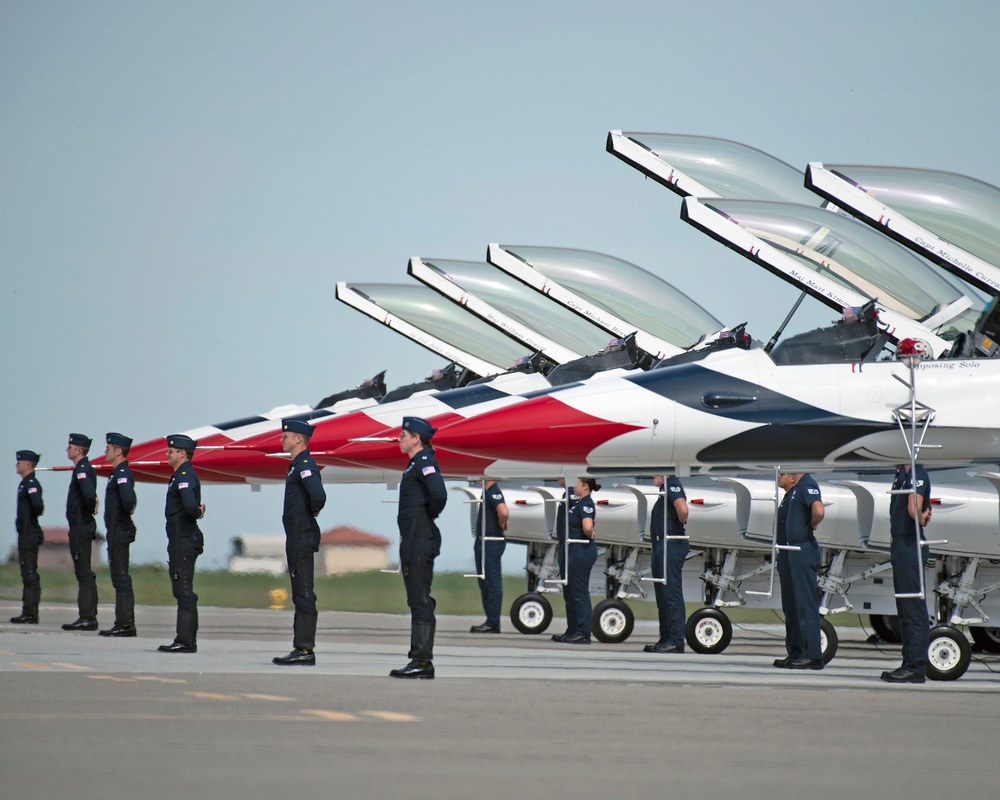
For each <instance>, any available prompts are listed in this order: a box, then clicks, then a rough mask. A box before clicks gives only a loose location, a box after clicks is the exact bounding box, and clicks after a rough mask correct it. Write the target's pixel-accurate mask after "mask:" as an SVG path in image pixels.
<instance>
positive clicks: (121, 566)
mask: <svg viewBox="0 0 1000 800" xmlns="http://www.w3.org/2000/svg"><path fill="white" fill-rule="evenodd" d="M106 442H107V447H106V448H105V450H104V457H105V458H106V459H107V461H108V463H109V464H110V465H111V468H112V469H111V475H110V476H109V477H108V485H107V488H106V489H105V490H104V527H105V528H107V531H108V568H109V570H110V572H111V585H112V586H114V587H115V624H114V625H113V626H112V627H111V628H109V629H107V630H103V631H101V632H100V635H101V636H135V594H134V593H133V592H132V576H131V575H129V573H128V565H129V546H130V545H131V544H132V542H134V541H135V522H133V521H132V515H133V514H135V507H136V497H135V478H133V477H132V470H131V469H129V466H128V461H127V459H128V451H129V448H131V447H132V440H131V439H130V438H129V437H128V436H125V435H124V434H121V433H109V434H108V435H107V436H106Z"/></svg>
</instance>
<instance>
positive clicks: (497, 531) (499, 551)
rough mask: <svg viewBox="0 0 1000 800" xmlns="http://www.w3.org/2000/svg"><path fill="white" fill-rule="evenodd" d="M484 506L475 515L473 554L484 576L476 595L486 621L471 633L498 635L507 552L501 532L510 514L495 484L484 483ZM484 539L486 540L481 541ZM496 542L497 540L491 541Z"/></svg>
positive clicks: (505, 541)
mask: <svg viewBox="0 0 1000 800" xmlns="http://www.w3.org/2000/svg"><path fill="white" fill-rule="evenodd" d="M483 489H484V491H483V504H482V506H480V509H479V513H478V514H477V515H476V541H475V543H474V545H473V551H474V552H475V556H476V572H477V573H478V574H479V575H485V578H480V579H479V593H480V595H481V596H482V599H483V611H485V612H486V622H484V623H483V624H482V625H473V626H472V628H470V632H471V633H500V608H501V606H502V605H503V572H502V568H501V564H500V560H501V558H502V557H503V553H504V550H506V549H507V540H506V539H505V538H504V535H503V532H504V531H505V530H507V519H508V517H509V516H510V512H509V510H508V509H507V503H506V501H505V500H504V496H503V492H502V491H500V487H499V486H497V482H496V481H486V485H485V486H484V487H483ZM484 517H485V519H486V530H485V533H484V532H483V518H484ZM484 539H485V541H484ZM495 539H499V540H500V541H491V540H495ZM484 545H485V549H486V562H485V564H484V563H483V546H484Z"/></svg>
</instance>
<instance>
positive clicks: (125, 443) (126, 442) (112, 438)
mask: <svg viewBox="0 0 1000 800" xmlns="http://www.w3.org/2000/svg"><path fill="white" fill-rule="evenodd" d="M107 440H108V444H113V445H115V446H116V447H131V446H132V440H131V439H129V438H128V437H127V436H126V435H125V434H124V433H109V434H108V436H107Z"/></svg>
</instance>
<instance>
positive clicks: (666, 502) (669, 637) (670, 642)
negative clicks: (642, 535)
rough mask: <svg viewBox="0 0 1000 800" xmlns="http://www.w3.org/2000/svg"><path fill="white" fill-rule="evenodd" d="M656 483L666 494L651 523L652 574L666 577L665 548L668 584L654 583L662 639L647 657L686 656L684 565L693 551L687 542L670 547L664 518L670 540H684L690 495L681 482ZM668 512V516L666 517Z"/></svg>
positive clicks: (656, 505)
mask: <svg viewBox="0 0 1000 800" xmlns="http://www.w3.org/2000/svg"><path fill="white" fill-rule="evenodd" d="M653 483H654V484H655V485H656V487H657V488H658V489H659V490H660V491H661V492H662V494H661V495H660V496H659V497H658V498H657V499H656V503H654V504H653V514H652V517H651V520H650V523H651V524H650V539H651V540H652V542H653V560H652V564H651V566H652V572H653V577H654V578H662V577H663V560H664V548H665V549H666V563H667V582H666V584H663V583H654V584H653V594H654V595H655V596H656V610H657V612H658V615H659V618H660V638H659V639H658V640H657V642H656V644H647V645H646V646H645V647H644V648H643V649H644V650H645V652H647V653H683V652H684V617H685V613H684V611H685V609H684V585H683V583H682V581H683V580H684V579H683V575H682V573H683V570H684V561H685V560H686V559H687V555H688V551H689V550H690V547H689V545H688V541H687V539H674V540H671V541H670V542H669V543H667V541H666V540H665V539H664V536H663V529H664V524H663V523H664V518H666V530H667V536H683V535H684V526H685V525H686V524H687V520H688V504H687V495H686V494H685V493H684V487H683V486H682V485H681V482H680V481H679V480H678V479H677V478H676V477H674V476H673V475H670V476H669V477H667V478H666V480H664V476H663V475H657V476H656V477H655V478H653ZM664 508H665V509H666V513H665V514H664Z"/></svg>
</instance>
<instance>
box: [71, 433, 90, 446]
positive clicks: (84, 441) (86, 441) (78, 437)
mask: <svg viewBox="0 0 1000 800" xmlns="http://www.w3.org/2000/svg"><path fill="white" fill-rule="evenodd" d="M92 441H93V440H92V439H91V438H90V437H89V436H84V435H83V434H82V433H71V434H70V435H69V443H70V444H75V445H76V446H77V447H90V443H91V442H92Z"/></svg>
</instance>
